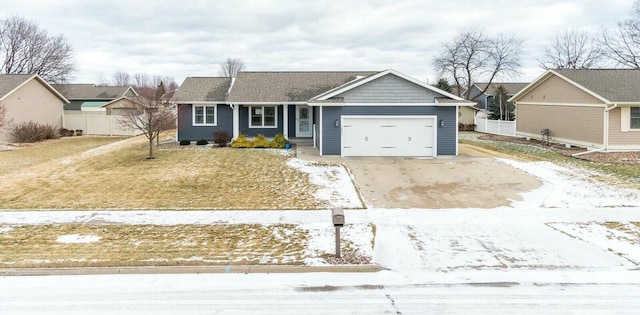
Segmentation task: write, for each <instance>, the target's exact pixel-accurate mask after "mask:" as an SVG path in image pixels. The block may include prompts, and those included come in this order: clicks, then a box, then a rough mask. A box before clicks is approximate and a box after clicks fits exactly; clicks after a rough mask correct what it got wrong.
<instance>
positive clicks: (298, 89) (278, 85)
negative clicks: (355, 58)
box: [228, 71, 377, 102]
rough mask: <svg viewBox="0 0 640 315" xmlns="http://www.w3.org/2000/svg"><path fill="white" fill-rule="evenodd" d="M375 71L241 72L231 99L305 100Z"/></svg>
mask: <svg viewBox="0 0 640 315" xmlns="http://www.w3.org/2000/svg"><path fill="white" fill-rule="evenodd" d="M375 73H377V72H375V71H339V72H338V71H306V72H304V71H302V72H240V73H239V74H238V76H237V77H236V82H235V83H234V86H233V89H232V90H231V94H230V95H229V98H228V101H229V102H305V101H308V100H310V99H311V98H313V97H314V96H317V95H320V94H322V93H324V92H326V91H328V90H331V89H333V88H335V87H337V86H340V85H343V84H345V83H347V82H350V81H352V80H355V79H356V78H358V77H363V76H370V75H373V74H375Z"/></svg>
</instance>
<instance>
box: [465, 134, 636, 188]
mask: <svg viewBox="0 0 640 315" xmlns="http://www.w3.org/2000/svg"><path fill="white" fill-rule="evenodd" d="M482 135H483V134H480V133H474V132H461V133H460V138H459V139H460V142H461V143H468V144H473V145H476V146H479V147H482V148H485V149H489V150H494V151H496V152H501V153H506V154H511V155H514V156H517V157H521V158H525V159H529V160H535V161H547V162H553V163H556V164H559V165H562V166H570V167H580V168H584V169H588V170H591V171H597V172H599V173H600V174H603V175H604V177H607V176H611V175H613V176H615V177H618V178H620V179H624V180H630V181H631V182H633V183H634V184H635V185H634V186H635V187H636V188H640V185H639V184H640V167H638V165H626V164H609V163H596V162H590V161H585V160H581V159H577V158H572V157H569V156H566V155H563V154H560V153H557V152H555V151H553V150H551V149H548V148H544V147H540V146H535V145H529V144H523V143H514V142H507V141H492V140H483V139H479V138H478V137H479V136H482Z"/></svg>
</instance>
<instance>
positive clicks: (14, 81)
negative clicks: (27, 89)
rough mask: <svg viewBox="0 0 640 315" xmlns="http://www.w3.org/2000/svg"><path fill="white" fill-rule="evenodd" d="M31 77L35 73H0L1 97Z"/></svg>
mask: <svg viewBox="0 0 640 315" xmlns="http://www.w3.org/2000/svg"><path fill="white" fill-rule="evenodd" d="M31 77H33V74H0V98H2V97H4V96H5V95H7V93H9V92H11V91H13V89H15V88H17V87H18V86H20V84H22V83H24V82H25V81H27V80H29V79H30V78H31Z"/></svg>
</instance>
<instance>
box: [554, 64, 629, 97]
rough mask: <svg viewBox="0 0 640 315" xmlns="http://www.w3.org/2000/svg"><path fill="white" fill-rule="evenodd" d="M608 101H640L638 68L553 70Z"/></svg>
mask: <svg viewBox="0 0 640 315" xmlns="http://www.w3.org/2000/svg"><path fill="white" fill-rule="evenodd" d="M554 72H556V73H558V74H559V75H560V76H563V77H565V78H567V79H569V80H571V81H573V82H575V83H578V84H579V85H581V86H583V87H584V88H587V89H589V90H590V91H592V92H593V93H595V94H597V95H600V96H601V97H602V98H604V99H606V100H608V101H609V102H640V89H639V88H638V84H639V83H640V70H638V69H585V70H574V69H571V70H570V69H563V70H554Z"/></svg>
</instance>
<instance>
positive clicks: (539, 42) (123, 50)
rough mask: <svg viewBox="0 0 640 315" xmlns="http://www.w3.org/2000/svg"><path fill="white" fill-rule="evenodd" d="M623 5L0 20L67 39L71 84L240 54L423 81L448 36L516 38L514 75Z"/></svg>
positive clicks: (191, 8)
mask: <svg viewBox="0 0 640 315" xmlns="http://www.w3.org/2000/svg"><path fill="white" fill-rule="evenodd" d="M632 3H633V1H632V0H607V1H603V0H573V1H571V0H518V1H514V0H486V1H477V0H449V1H446V0H437V1H436V0H389V1H387V0H309V1H307V0H299V1H294V0H291V1H275V0H273V1H271V0H264V1H257V0H256V1H243V0H231V1H226V0H211V1H205V0H201V1H191V0H181V1H176V0H173V1H165V0H153V1H150V0H135V1H132V0H124V1H120V0H110V1H100V0H92V1H87V0H56V1H42V0H35V1H31V0H22V1H15V0H0V7H1V8H2V9H1V11H0V17H2V18H4V17H7V16H11V15H18V16H21V17H25V18H27V19H29V20H31V21H33V22H36V23H37V24H38V25H40V26H41V27H43V28H45V29H47V30H48V31H50V32H51V33H52V34H60V33H61V34H64V36H65V37H66V38H67V39H68V40H69V41H70V42H71V44H72V45H73V47H74V50H75V59H76V62H77V66H78V71H77V73H76V74H75V77H74V78H73V79H72V81H73V82H77V83H96V82H97V81H98V80H99V79H100V78H101V77H102V78H104V79H107V80H111V79H112V76H113V73H114V72H116V71H125V72H129V73H135V72H146V73H149V74H152V75H154V74H155V75H163V76H172V77H174V78H175V79H176V81H177V82H178V83H181V82H182V80H184V78H185V77H187V76H217V75H218V68H219V63H221V62H223V61H224V60H225V59H226V58H228V57H231V58H239V59H242V60H243V61H244V62H245V64H246V66H247V67H246V70H256V71H257V70H265V71H270V70H289V71H294V70H384V69H395V70H398V71H400V72H403V73H405V74H408V75H411V76H414V77H416V78H418V79H420V80H423V81H427V80H428V81H429V82H433V80H435V79H436V78H437V77H438V75H437V73H436V72H435V71H434V70H433V67H432V60H433V57H434V55H435V54H437V53H438V52H439V51H440V50H441V47H442V44H443V43H445V42H447V41H450V40H451V39H452V38H453V37H454V36H455V35H456V34H458V33H459V32H462V31H465V30H471V29H478V30H482V31H484V32H486V33H487V34H492V35H493V34H497V33H499V32H501V33H505V34H514V35H516V36H518V37H520V38H522V39H524V40H525V46H524V49H525V51H524V54H523V56H522V65H523V67H522V69H521V71H522V72H523V74H522V75H521V76H520V77H516V78H512V79H511V81H529V80H532V79H534V78H536V77H537V76H539V75H540V74H542V72H543V71H542V70H541V69H540V68H539V67H538V65H537V61H536V59H537V58H539V57H540V56H541V54H542V51H543V50H544V47H545V46H546V45H548V44H549V43H550V41H551V40H552V39H553V38H554V36H555V34H556V33H557V32H561V31H564V30H567V29H570V28H572V27H574V28H576V29H577V30H587V31H590V32H594V33H597V32H599V30H600V28H601V27H613V26H615V24H616V22H617V21H620V20H623V19H626V18H628V17H629V12H630V8H631V5H632Z"/></svg>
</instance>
